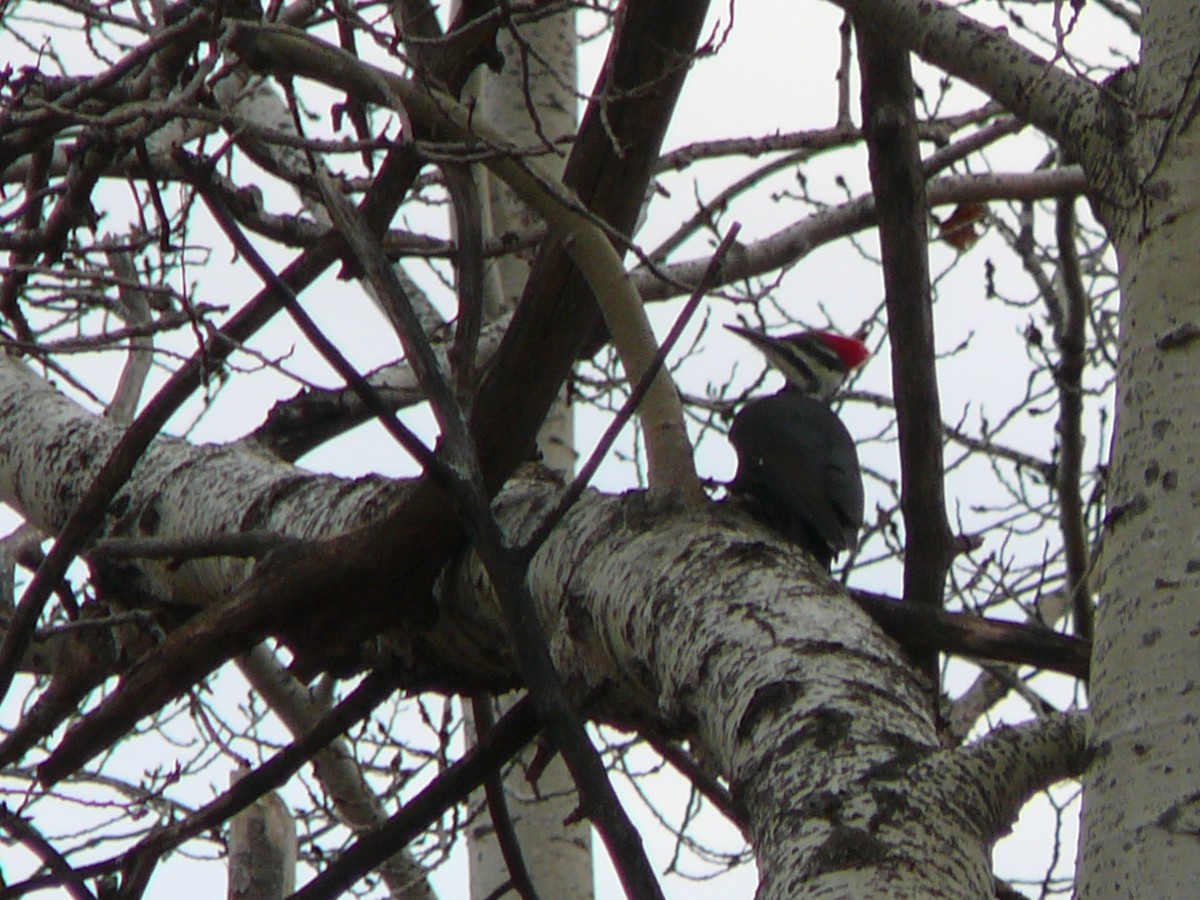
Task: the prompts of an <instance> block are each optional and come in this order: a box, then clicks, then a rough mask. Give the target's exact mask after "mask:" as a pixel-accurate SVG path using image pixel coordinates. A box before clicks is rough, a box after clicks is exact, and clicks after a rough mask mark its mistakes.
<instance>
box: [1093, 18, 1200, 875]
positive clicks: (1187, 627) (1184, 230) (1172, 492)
mask: <svg viewBox="0 0 1200 900" xmlns="http://www.w3.org/2000/svg"><path fill="white" fill-rule="evenodd" d="M1143 10H1144V15H1143V17H1142V37H1143V56H1142V60H1141V65H1140V69H1139V73H1138V76H1137V92H1136V98H1135V103H1136V110H1135V111H1134V115H1135V122H1136V128H1137V129H1138V130H1137V134H1136V136H1135V139H1134V142H1133V143H1134V148H1135V150H1136V156H1135V157H1134V159H1135V161H1136V167H1137V168H1136V169H1135V170H1134V174H1135V176H1136V180H1137V183H1138V187H1139V191H1138V193H1137V195H1136V196H1134V197H1123V198H1118V199H1117V201H1116V202H1113V203H1111V205H1110V206H1109V207H1108V209H1107V211H1106V215H1107V216H1108V218H1109V225H1110V232H1111V233H1113V234H1114V238H1115V240H1116V246H1117V255H1118V258H1119V260H1120V267H1121V297H1122V305H1121V350H1120V358H1119V367H1118V401H1117V424H1116V431H1115V433H1114V437H1113V458H1112V474H1111V476H1110V481H1109V487H1108V490H1109V500H1108V508H1109V511H1108V518H1107V524H1108V529H1107V533H1106V535H1105V539H1104V541H1105V542H1104V554H1103V559H1102V569H1101V582H1100V594H1101V601H1100V607H1099V615H1098V618H1097V622H1096V644H1095V649H1094V653H1093V663H1092V681H1091V694H1090V700H1091V709H1092V714H1093V716H1094V717H1095V723H1096V733H1095V743H1096V758H1095V761H1094V763H1093V764H1092V766H1091V768H1090V770H1089V773H1088V775H1087V778H1086V781H1085V785H1084V824H1083V832H1082V836H1081V857H1080V867H1079V884H1078V896H1080V897H1088V898H1090V897H1096V898H1099V897H1119V896H1140V897H1185V896H1192V895H1194V894H1195V892H1196V884H1197V883H1198V882H1200V855H1198V854H1196V853H1195V852H1194V848H1195V844H1196V836H1197V834H1198V833H1200V806H1198V804H1197V799H1196V798H1197V796H1200V785H1198V784H1197V772H1198V771H1200V745H1198V743H1197V731H1196V717H1197V713H1198V711H1200V705H1198V701H1197V699H1196V685H1198V684H1200V653H1198V652H1197V644H1196V633H1197V604H1196V597H1197V595H1198V594H1200V551H1198V549H1197V548H1198V547H1200V511H1198V509H1197V498H1198V497H1200V466H1197V464H1196V460H1197V456H1198V455H1200V404H1198V403H1197V397H1200V343H1198V342H1197V341H1196V340H1195V338H1196V337H1197V334H1198V333H1200V329H1198V328H1197V324H1196V323H1197V322H1200V294H1198V293H1197V290H1196V286H1197V285H1198V284H1200V120H1198V119H1197V117H1196V115H1195V111H1196V107H1197V103H1200V92H1198V86H1197V78H1196V74H1197V69H1196V66H1197V57H1196V52H1197V51H1196V48H1197V47H1200V8H1198V7H1197V6H1196V4H1194V3H1190V2H1163V0H1159V2H1156V3H1147V4H1145V5H1144V7H1143ZM1121 201H1125V202H1121Z"/></svg>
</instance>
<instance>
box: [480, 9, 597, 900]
mask: <svg viewBox="0 0 1200 900" xmlns="http://www.w3.org/2000/svg"><path fill="white" fill-rule="evenodd" d="M576 44H577V36H576V32H575V14H574V12H573V11H567V12H564V13H560V14H558V15H554V16H549V17H546V18H544V19H540V20H539V21H537V22H533V23H530V24H526V25H521V26H519V28H518V30H517V33H516V35H514V34H513V33H512V32H509V31H503V32H502V33H501V37H500V41H499V46H500V50H501V52H502V53H503V55H504V68H503V70H502V71H500V72H498V73H493V72H489V71H483V70H481V71H480V73H479V74H478V75H477V76H476V77H477V79H478V81H477V82H476V90H477V92H478V103H479V108H480V110H481V111H482V112H483V114H484V115H485V116H486V117H487V118H488V119H489V120H490V121H491V122H493V123H494V124H495V125H497V126H498V127H499V128H501V129H502V130H503V131H504V132H505V133H507V134H509V135H512V136H513V137H516V138H517V139H518V140H519V141H520V142H521V143H522V144H523V145H525V146H529V147H540V148H542V149H543V150H544V154H543V155H542V159H543V161H544V162H546V163H547V167H548V168H550V169H551V170H552V171H553V172H554V173H555V174H556V175H561V174H562V170H563V167H564V165H565V163H566V153H567V152H568V150H569V147H568V146H567V145H566V144H564V143H561V142H560V140H559V139H560V138H563V137H569V136H571V135H574V134H575V132H576V130H577V127H578V121H577V118H578V117H577V115H576V101H575V96H574V93H573V90H574V87H575V82H576V71H575V70H576V66H575V50H576ZM531 113H532V114H531ZM476 182H477V183H478V184H479V185H480V188H481V191H480V193H481V198H480V199H481V200H482V201H483V202H482V204H481V205H482V206H483V209H484V227H485V229H487V230H489V231H490V234H491V235H494V236H499V235H504V234H515V233H519V232H521V231H523V230H526V229H528V228H531V227H533V226H534V225H535V224H536V221H537V220H536V216H535V215H534V214H533V213H532V212H531V211H530V210H529V208H528V207H526V206H525V204H523V203H521V202H520V200H519V199H518V198H517V196H516V195H515V194H514V193H513V191H512V190H511V189H510V188H509V187H508V186H507V185H505V184H504V183H503V182H501V181H499V180H498V179H496V178H495V177H493V176H491V175H489V173H488V172H487V171H486V170H485V169H484V168H483V167H482V166H479V167H477V174H476ZM529 262H530V260H529V257H528V256H524V255H520V254H508V255H506V256H503V257H500V258H499V259H498V260H496V262H495V263H494V264H493V265H491V266H490V267H489V269H488V271H487V276H488V277H487V278H486V280H485V286H486V287H485V290H486V291H487V292H488V295H487V301H488V302H487V304H486V306H485V315H488V316H495V315H498V314H500V313H502V312H505V311H507V310H509V309H511V308H512V306H513V305H514V304H515V303H516V301H517V299H518V298H519V297H520V296H521V292H522V291H523V290H524V287H525V281H526V279H527V278H528V276H529ZM538 450H539V452H540V455H541V458H542V462H543V463H544V464H545V465H547V466H548V467H550V468H551V469H553V470H554V471H556V472H558V473H560V474H561V475H563V476H564V477H566V478H570V477H571V475H572V473H573V472H574V469H575V458H576V454H575V443H574V415H573V413H572V410H571V405H570V403H569V402H568V400H567V397H566V396H565V394H564V395H563V396H560V398H559V401H558V402H557V403H556V404H554V405H553V406H551V408H550V411H549V413H548V415H547V418H546V423H545V425H544V426H543V427H542V430H541V432H540V433H539V435H538ZM511 699H512V698H511V697H510V698H504V699H502V700H501V701H500V707H501V709H504V708H507V706H509V705H511ZM534 754H535V751H534V750H533V749H532V748H531V749H529V750H527V751H526V752H525V753H524V754H522V755H521V756H520V757H518V759H517V760H516V761H515V764H514V765H512V766H511V767H510V768H509V769H508V773H507V776H506V778H505V792H506V794H507V797H508V806H509V811H510V813H511V815H512V818H513V823H514V827H515V830H516V834H517V837H518V840H519V841H520V844H521V850H522V854H523V857H524V861H525V865H526V867H527V868H528V870H529V874H530V877H531V879H532V881H533V883H534V885H535V886H536V887H537V888H538V890H539V892H540V893H541V895H542V896H544V897H561V898H564V900H586V898H590V897H591V896H592V854H591V833H590V828H589V826H588V825H587V823H586V822H579V823H575V824H571V825H567V824H566V822H567V820H568V819H569V818H570V817H571V815H572V814H573V813H574V811H575V805H576V802H577V798H576V795H575V790H574V785H573V784H572V782H571V776H570V774H569V773H568V772H567V768H566V766H565V765H564V764H563V762H562V759H561V758H560V757H558V756H556V757H554V759H553V760H552V761H551V762H550V763H549V765H547V766H546V768H545V769H544V770H543V771H541V772H539V773H538V774H537V779H536V783H533V784H531V783H530V781H529V780H528V779H527V777H526V773H527V772H528V771H529V766H530V764H531V763H532V762H533V758H534ZM470 846H471V896H472V897H486V896H488V895H490V894H492V892H493V891H494V890H495V889H496V888H497V887H498V886H500V885H502V884H504V883H505V882H506V881H507V880H508V878H509V873H508V869H507V866H506V864H505V861H504V859H503V856H502V855H501V853H500V848H499V845H498V842H497V840H496V832H495V830H494V828H493V827H492V823H491V821H490V819H488V818H487V817H486V816H485V817H484V818H483V819H481V821H480V822H479V823H478V824H477V825H476V827H474V828H473V829H472V830H471V832H470Z"/></svg>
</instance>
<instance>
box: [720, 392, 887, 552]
mask: <svg viewBox="0 0 1200 900" xmlns="http://www.w3.org/2000/svg"><path fill="white" fill-rule="evenodd" d="M729 437H730V441H731V442H732V443H733V446H734V449H735V450H736V451H737V455H738V473H737V476H736V477H735V479H734V482H733V486H732V487H733V491H734V493H737V494H740V495H743V496H745V497H748V498H750V500H751V501H752V503H753V505H754V506H755V507H756V508H757V509H758V511H759V512H760V513H761V514H762V516H763V518H765V519H766V520H767V521H768V524H770V525H772V526H773V527H775V528H776V529H778V530H780V531H782V532H783V533H784V534H786V535H787V536H788V537H789V538H791V539H792V540H795V541H796V542H797V543H801V544H803V545H805V546H808V547H809V548H810V549H812V550H814V552H816V553H817V554H818V555H823V556H824V557H826V559H827V558H828V557H829V556H833V555H836V554H837V553H838V552H840V551H842V550H845V549H848V548H852V547H854V546H855V545H856V544H857V542H858V530H859V528H860V527H861V525H862V520H863V488H862V479H861V476H860V474H859V467H858V454H857V452H856V450H855V447H854V441H853V439H852V438H851V437H850V434H849V432H847V431H846V427H845V426H844V425H843V424H842V422H841V420H840V419H838V417H837V416H836V415H834V413H833V412H832V411H831V410H830V409H829V408H828V407H827V406H825V404H823V403H821V402H819V401H817V400H814V399H812V398H810V397H805V396H802V395H799V394H796V393H792V392H786V391H785V392H782V393H779V394H776V395H774V396H773V397H765V398H762V399H760V400H754V401H751V402H750V403H748V404H746V406H745V407H744V408H743V409H742V411H741V412H739V413H738V415H737V417H736V418H735V419H734V423H733V427H732V428H731V429H730V432H729ZM814 539H815V540H817V541H819V542H820V543H821V544H823V545H824V546H823V547H819V546H814V545H813V541H814Z"/></svg>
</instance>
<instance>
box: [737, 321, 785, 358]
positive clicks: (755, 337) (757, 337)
mask: <svg viewBox="0 0 1200 900" xmlns="http://www.w3.org/2000/svg"><path fill="white" fill-rule="evenodd" d="M725 330H726V331H732V332H733V333H734V334H736V335H737V336H738V337H741V338H745V339H746V340H748V341H749V342H750V343H752V344H753V345H754V346H755V347H757V348H758V349H759V350H761V351H763V352H764V353H766V352H767V351H769V350H770V349H771V348H773V347H774V346H775V341H774V339H773V338H770V337H768V336H767V335H765V334H763V333H762V332H761V331H752V330H751V329H749V328H742V327H741V326H740V325H726V326H725Z"/></svg>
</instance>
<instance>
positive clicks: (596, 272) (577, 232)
mask: <svg viewBox="0 0 1200 900" xmlns="http://www.w3.org/2000/svg"><path fill="white" fill-rule="evenodd" d="M229 44H230V46H231V47H232V48H233V49H234V50H236V51H237V52H239V53H241V54H242V55H243V56H244V57H246V58H247V59H248V60H249V61H252V62H253V64H254V65H256V66H266V67H267V68H268V70H269V71H271V72H273V73H274V74H275V75H276V76H277V77H279V76H283V75H291V76H301V77H307V78H312V79H314V80H316V81H319V82H321V83H324V84H328V85H331V86H333V87H337V88H339V89H341V90H344V91H346V92H347V93H350V94H353V95H354V96H356V97H359V98H363V99H369V100H371V101H372V102H375V103H379V104H382V105H386V106H389V107H391V108H393V109H396V110H397V111H400V112H404V113H406V114H407V115H408V116H409V117H410V118H411V119H412V120H413V122H414V123H415V124H417V125H420V126H423V127H426V128H428V129H430V130H431V131H433V132H434V133H436V134H438V135H440V136H442V137H444V138H448V139H450V140H455V141H467V142H470V143H472V144H474V143H482V144H483V146H484V148H486V149H488V150H490V151H491V152H489V153H488V154H487V155H486V156H485V157H484V159H483V163H484V165H486V166H487V167H488V168H489V169H490V170H491V171H492V172H493V173H495V174H496V176H497V177H499V178H500V179H502V180H503V181H504V182H505V183H506V184H508V185H509V187H511V188H512V189H513V190H514V191H515V192H516V193H517V195H518V196H519V197H520V198H521V200H523V201H524V202H525V203H526V204H528V205H529V206H530V208H532V209H533V210H534V211H535V212H537V213H538V215H540V216H541V217H542V218H543V219H545V220H546V223H547V225H548V226H549V228H550V230H551V232H552V233H553V234H554V235H555V237H556V238H557V239H558V241H559V242H560V243H561V244H562V246H563V247H564V249H565V250H566V252H567V254H568V255H569V256H570V258H571V261H572V262H574V263H575V265H576V266H578V268H579V270H580V271H581V272H582V273H583V275H584V277H585V278H586V279H587V281H588V285H589V287H590V288H591V290H592V294H593V296H594V297H595V298H596V300H597V302H598V303H599V304H600V308H601V310H602V311H603V313H604V319H605V323H606V324H607V326H608V329H609V332H610V333H611V335H612V340H613V344H614V346H615V347H616V348H617V351H618V353H620V355H621V360H622V363H623V365H624V366H625V370H626V372H627V373H628V376H629V378H630V380H631V381H634V382H636V381H637V380H638V379H639V378H640V377H641V376H642V374H643V373H645V372H646V371H647V370H649V368H650V366H651V362H652V359H653V357H654V353H655V351H656V349H657V345H656V342H655V339H654V333H653V331H652V329H651V328H650V322H649V319H648V318H647V317H646V314H645V310H644V309H643V307H642V300H641V297H640V296H639V295H638V293H637V288H636V286H635V284H634V282H633V280H632V279H630V278H629V277H628V275H627V274H626V272H625V268H624V266H623V264H622V262H621V257H620V255H619V254H618V253H617V251H616V249H615V248H614V247H613V245H612V243H611V241H610V240H609V237H608V235H607V234H606V232H605V230H604V229H603V228H602V227H600V226H599V225H598V224H597V222H596V220H595V218H594V217H593V216H592V215H591V214H590V213H589V212H588V211H587V209H586V207H585V205H584V204H583V203H582V202H581V201H580V200H579V198H578V197H576V196H575V195H574V193H573V192H571V191H570V190H568V189H567V188H566V187H565V186H564V185H563V184H562V183H561V182H559V181H558V180H557V179H556V178H554V176H553V175H551V174H550V173H549V172H547V171H545V170H544V168H543V167H542V165H541V164H540V163H539V162H538V161H537V160H534V159H528V158H524V157H523V155H522V153H521V148H520V147H518V146H516V144H515V143H514V142H513V141H512V140H510V139H509V138H508V137H506V136H505V135H504V134H502V133H500V132H498V131H497V130H496V129H494V128H492V127H490V126H489V125H488V124H487V123H485V122H483V121H482V120H481V118H480V117H479V116H477V115H475V113H474V111H473V110H472V109H470V108H468V107H467V106H465V105H461V104H459V103H458V102H457V101H455V100H454V98H453V97H451V96H450V95H448V94H444V93H441V92H439V91H437V90H434V89H432V88H427V87H418V86H417V85H415V84H414V83H412V82H410V81H408V80H407V79H405V78H401V77H399V76H396V75H393V74H392V73H390V72H387V71H386V70H383V69H380V68H376V67H374V66H370V65H368V64H367V63H364V62H361V61H360V60H357V59H354V58H353V57H351V56H349V54H347V53H345V52H344V51H342V50H340V49H339V48H337V47H334V46H332V45H329V44H326V43H325V42H323V41H320V40H317V39H315V38H312V37H310V36H308V35H305V34H302V33H297V32H295V31H293V30H291V29H286V28H281V27H278V26H265V25H238V26H236V27H235V28H234V29H233V31H232V32H231V34H230V38H229ZM641 417H642V421H643V425H644V434H645V435H646V451H647V456H648V458H649V469H650V485H651V490H652V491H656V492H660V493H665V494H675V495H678V496H680V497H682V498H684V499H685V500H687V501H690V502H699V501H700V500H701V499H702V498H703V493H702V492H701V490H700V485H699V481H698V480H697V478H696V473H695V467H694V465H693V463H692V450H691V445H690V443H689V441H688V438H687V431H686V428H685V427H684V424H683V408H682V405H681V403H680V400H679V393H678V391H677V390H676V389H675V386H674V384H673V383H672V381H671V378H670V375H669V373H667V372H666V371H665V370H660V372H659V374H658V376H657V377H655V378H654V380H653V381H652V382H651V386H650V389H649V391H648V392H647V396H646V405H645V406H644V407H643V409H642V410H641Z"/></svg>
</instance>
